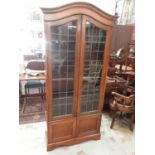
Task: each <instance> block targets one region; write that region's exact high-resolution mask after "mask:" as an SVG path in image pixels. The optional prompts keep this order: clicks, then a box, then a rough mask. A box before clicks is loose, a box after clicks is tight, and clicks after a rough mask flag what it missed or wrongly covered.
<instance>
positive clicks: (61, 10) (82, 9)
mask: <svg viewBox="0 0 155 155" xmlns="http://www.w3.org/2000/svg"><path fill="white" fill-rule="evenodd" d="M41 9H42V11H43V13H44V20H45V21H55V20H59V19H62V18H65V17H69V16H72V15H78V14H81V15H88V16H90V15H91V16H92V17H95V19H96V20H99V21H100V22H102V23H106V25H109V26H113V25H114V22H115V20H116V18H117V17H116V16H113V15H110V14H108V13H106V12H104V11H103V10H101V9H99V8H98V7H96V6H94V5H92V4H90V3H86V2H77V3H70V4H67V5H63V6H60V7H55V8H41Z"/></svg>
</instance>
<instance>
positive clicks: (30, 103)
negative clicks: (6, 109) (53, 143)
mask: <svg viewBox="0 0 155 155" xmlns="http://www.w3.org/2000/svg"><path fill="white" fill-rule="evenodd" d="M42 121H45V100H43V99H42V98H41V97H40V96H34V97H28V98H27V102H26V101H25V99H24V98H22V99H20V103H19V124H27V123H35V122H42Z"/></svg>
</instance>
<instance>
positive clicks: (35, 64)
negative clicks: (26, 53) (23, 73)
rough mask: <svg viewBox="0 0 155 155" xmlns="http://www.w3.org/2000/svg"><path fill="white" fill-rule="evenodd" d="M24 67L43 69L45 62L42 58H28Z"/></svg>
mask: <svg viewBox="0 0 155 155" xmlns="http://www.w3.org/2000/svg"><path fill="white" fill-rule="evenodd" d="M26 69H30V70H45V62H44V61H43V60H30V61H29V62H28V63H27V66H26Z"/></svg>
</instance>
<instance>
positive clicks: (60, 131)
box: [48, 118, 76, 143]
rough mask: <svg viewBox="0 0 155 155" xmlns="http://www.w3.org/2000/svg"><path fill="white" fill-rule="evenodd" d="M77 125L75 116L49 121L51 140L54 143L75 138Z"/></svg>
mask: <svg viewBox="0 0 155 155" xmlns="http://www.w3.org/2000/svg"><path fill="white" fill-rule="evenodd" d="M75 125H76V119H75V118H71V119H65V120H59V121H55V122H51V123H49V125H48V129H49V142H50V143H52V142H57V141H62V140H67V139H71V138H73V137H74V136H75Z"/></svg>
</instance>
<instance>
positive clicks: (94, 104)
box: [81, 21, 106, 112]
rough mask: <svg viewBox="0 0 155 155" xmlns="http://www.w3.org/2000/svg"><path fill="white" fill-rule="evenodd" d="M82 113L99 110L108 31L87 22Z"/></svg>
mask: <svg viewBox="0 0 155 155" xmlns="http://www.w3.org/2000/svg"><path fill="white" fill-rule="evenodd" d="M85 37H86V38H85V51H84V71H83V88H82V95H81V112H90V111H94V110H97V109H98V103H99V85H100V79H101V71H102V63H103V56H104V46H105V39H106V31H105V30H103V29H100V28H98V27H97V26H95V25H94V24H92V23H91V22H89V21H86V36H85Z"/></svg>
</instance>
